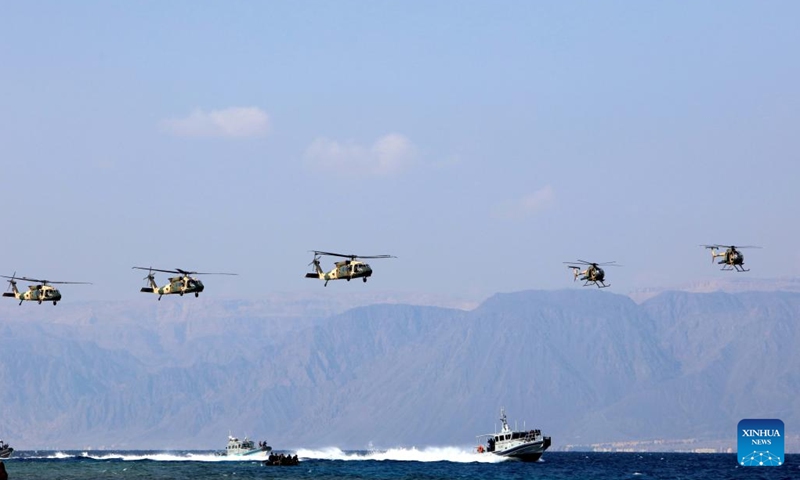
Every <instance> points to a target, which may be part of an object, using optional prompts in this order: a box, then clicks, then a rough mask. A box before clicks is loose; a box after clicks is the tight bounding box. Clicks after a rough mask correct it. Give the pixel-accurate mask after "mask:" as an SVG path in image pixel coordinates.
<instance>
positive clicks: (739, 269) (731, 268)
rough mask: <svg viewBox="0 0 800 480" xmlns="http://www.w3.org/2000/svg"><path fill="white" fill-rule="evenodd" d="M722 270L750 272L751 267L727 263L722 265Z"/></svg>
mask: <svg viewBox="0 0 800 480" xmlns="http://www.w3.org/2000/svg"><path fill="white" fill-rule="evenodd" d="M720 270H722V271H723V272H729V271H731V270H735V271H737V272H749V271H750V269H749V268H744V267H743V266H741V265H734V266H730V265H726V266H724V267H722V268H721V269H720Z"/></svg>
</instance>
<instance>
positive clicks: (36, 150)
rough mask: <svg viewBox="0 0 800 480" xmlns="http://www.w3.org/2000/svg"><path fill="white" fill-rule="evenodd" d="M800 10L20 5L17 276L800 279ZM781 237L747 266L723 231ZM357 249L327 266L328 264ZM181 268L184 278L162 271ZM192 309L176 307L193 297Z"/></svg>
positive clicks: (101, 292) (8, 234)
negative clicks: (590, 270)
mask: <svg viewBox="0 0 800 480" xmlns="http://www.w3.org/2000/svg"><path fill="white" fill-rule="evenodd" d="M798 18H800V3H798V2H794V1H783V2H781V1H773V2H734V1H730V2H691V3H689V2H667V3H665V2H648V1H643V2H631V1H628V2H611V1H607V2H544V1H542V2H517V1H513V2H495V1H486V2H466V1H452V2H445V1H441V2H411V1H394V2H379V1H373V2H363V1H359V2H344V1H336V2H328V1H324V2H236V1H234V2H195V1H187V2H179V1H169V2H163V1H151V2H145V1H139V2H109V1H99V2H90V1H81V2H61V1H56V2H41V1H30V2H4V3H3V5H2V7H0V167H1V170H0V195H2V196H3V198H4V199H5V208H4V211H3V214H2V219H3V229H2V235H0V248H1V249H2V252H3V254H2V256H1V257H0V273H2V274H7V275H10V274H11V273H12V272H14V271H16V272H17V273H18V274H22V275H27V276H33V277H40V278H42V277H44V278H48V279H54V280H76V281H93V282H94V283H95V286H94V287H83V286H71V287H65V288H63V289H62V292H63V293H64V295H65V301H67V300H69V299H73V298H75V299H81V300H85V299H97V298H101V297H106V298H112V299H126V298H131V297H135V296H137V295H140V294H139V293H138V290H139V288H140V287H141V286H142V285H143V282H142V280H141V277H143V276H144V275H143V272H138V271H133V270H131V267H132V266H133V265H144V266H148V265H153V266H155V267H159V268H174V267H180V268H184V269H193V270H202V271H229V272H237V273H239V274H240V276H239V277H215V278H211V277H208V278H204V280H205V281H206V285H207V289H206V294H207V295H226V296H230V295H243V296H244V295H259V294H261V293H263V292H280V291H315V290H321V289H322V288H323V287H322V282H316V281H312V280H307V279H305V278H303V276H304V274H305V273H306V271H307V269H308V267H307V265H306V264H307V263H308V262H309V261H310V260H311V254H310V253H308V252H307V251H308V250H310V249H320V250H329V251H341V252H343V253H351V252H352V253H357V254H364V255H369V254H393V255H397V256H398V257H399V258H397V259H392V260H377V261H374V262H372V264H373V267H374V268H375V270H376V273H375V276H374V277H373V278H372V279H371V280H370V281H369V282H368V283H367V284H366V285H365V284H363V283H361V282H357V283H353V282H350V283H346V282H338V283H337V282H333V283H331V284H329V286H328V287H327V291H330V290H331V289H336V290H338V291H343V292H344V291H359V292H361V291H365V292H366V291H370V290H372V291H425V292H433V293H444V294H464V293H466V294H475V293H491V292H497V291H514V290H522V289H530V288H546V289H555V288H566V287H569V288H573V287H574V288H579V287H578V286H577V285H578V284H573V282H572V278H571V275H570V273H569V271H568V270H567V269H566V268H565V266H564V265H563V264H562V262H563V261H568V260H574V259H576V258H583V259H587V260H591V261H609V260H616V261H618V262H619V263H622V264H624V265H625V267H624V268H619V269H614V270H613V271H608V272H607V273H608V275H609V276H610V281H611V284H612V289H611V290H612V291H616V292H618V293H626V292H627V291H629V290H632V289H636V288H646V287H649V286H664V285H676V284H680V283H684V282H690V281H694V280H704V279H709V278H719V277H721V276H724V275H751V276H753V277H754V278H755V277H758V278H771V277H780V276H786V275H794V274H796V272H797V271H799V270H800V245H798V242H797V238H798V237H800V227H799V226H798V221H797V220H798V216H799V215H798V211H797V210H798V206H800V190H798V184H800V154H798V152H800V132H798V126H800V54H798V51H800V28H798V22H797V19H798ZM717 242H720V243H735V244H755V245H761V246H763V247H764V248H763V249H762V250H751V251H747V252H746V264H747V266H749V267H751V268H752V271H751V272H750V273H747V274H734V273H726V272H720V271H718V270H717V268H715V267H713V266H712V265H711V262H710V256H709V255H708V252H707V251H705V250H703V249H702V248H700V247H699V246H698V244H701V243H717ZM332 261H333V259H324V260H323V262H324V266H325V267H326V268H329V267H330V266H331V263H332ZM157 279H158V281H159V282H160V283H162V282H163V281H164V280H165V278H164V276H163V275H162V276H159V277H157ZM170 300H175V299H170Z"/></svg>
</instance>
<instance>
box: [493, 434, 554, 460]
mask: <svg viewBox="0 0 800 480" xmlns="http://www.w3.org/2000/svg"><path fill="white" fill-rule="evenodd" d="M549 446H550V437H544V439H543V440H542V441H539V442H529V443H522V444H519V445H515V446H513V447H508V448H506V449H502V450H494V451H493V452H492V453H494V454H495V455H500V456H501V457H509V458H514V459H516V460H520V461H523V462H536V461H538V460H539V459H540V458H542V454H543V453H544V451H545V450H547V448H548V447H549Z"/></svg>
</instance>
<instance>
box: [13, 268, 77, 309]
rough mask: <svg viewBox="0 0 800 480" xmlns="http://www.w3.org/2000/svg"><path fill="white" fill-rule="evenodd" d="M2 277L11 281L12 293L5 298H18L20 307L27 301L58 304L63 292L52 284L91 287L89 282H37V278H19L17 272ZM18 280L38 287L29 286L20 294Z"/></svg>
mask: <svg viewBox="0 0 800 480" xmlns="http://www.w3.org/2000/svg"><path fill="white" fill-rule="evenodd" d="M0 277H3V278H8V279H10V280H8V289H9V290H11V291H10V292H8V291H7V292H3V296H4V297H13V298H16V299H17V300H19V304H20V305H22V302H24V301H26V300H27V301H29V302H39V304H40V305H41V303H42V302H53V305H56V304H58V301H59V300H61V292H59V291H58V289H57V288H55V287H53V286H52V284H59V285H66V284H72V285H91V283H89V282H53V281H50V280H37V279H35V278H27V277H18V276H17V272H14V274H13V275H11V276H10V277H9V276H6V275H0ZM17 280H22V281H24V282H34V283H35V284H36V285H28V290H27V291H25V292H20V291H19V290H18V289H17Z"/></svg>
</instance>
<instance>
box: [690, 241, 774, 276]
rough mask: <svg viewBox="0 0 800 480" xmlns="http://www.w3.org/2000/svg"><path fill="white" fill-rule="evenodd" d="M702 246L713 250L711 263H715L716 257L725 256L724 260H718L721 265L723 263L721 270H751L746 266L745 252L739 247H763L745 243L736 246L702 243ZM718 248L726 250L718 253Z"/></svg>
mask: <svg viewBox="0 0 800 480" xmlns="http://www.w3.org/2000/svg"><path fill="white" fill-rule="evenodd" d="M700 246H701V247H705V248H708V249H710V250H711V263H712V264H713V263H714V259H715V258H717V257H723V258H722V260H720V261H719V262H717V263H718V264H719V265H722V268H721V270H736V271H737V272H749V271H750V269H749V268H744V254H743V253H742V252H740V251H739V250H738V249H739V248H761V247H756V246H755V245H745V246H743V247H735V246H733V245H731V246H727V245H720V244H715V245H700ZM718 248H725V249H726V250H725V251H724V252H722V253H717V249H718Z"/></svg>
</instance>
